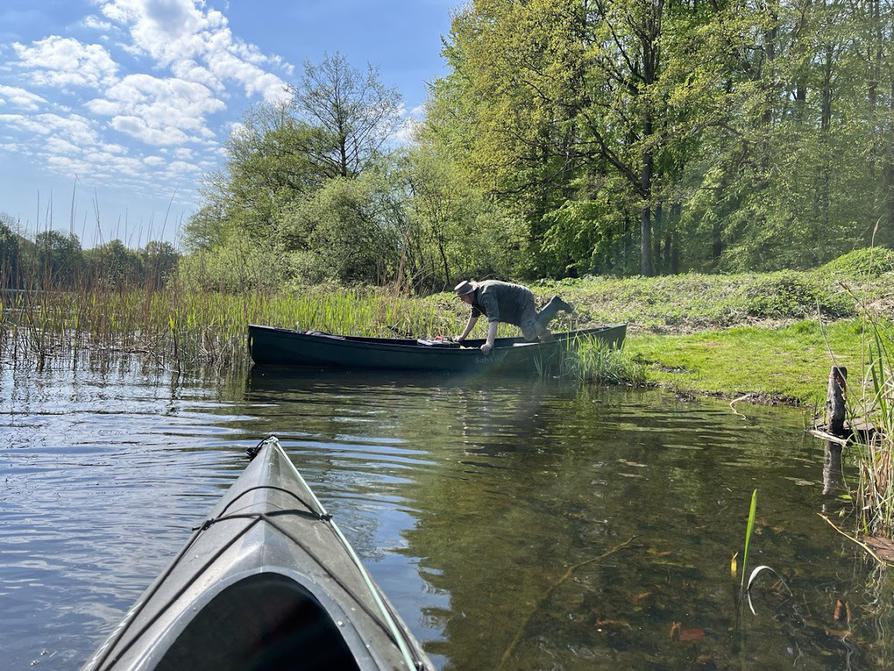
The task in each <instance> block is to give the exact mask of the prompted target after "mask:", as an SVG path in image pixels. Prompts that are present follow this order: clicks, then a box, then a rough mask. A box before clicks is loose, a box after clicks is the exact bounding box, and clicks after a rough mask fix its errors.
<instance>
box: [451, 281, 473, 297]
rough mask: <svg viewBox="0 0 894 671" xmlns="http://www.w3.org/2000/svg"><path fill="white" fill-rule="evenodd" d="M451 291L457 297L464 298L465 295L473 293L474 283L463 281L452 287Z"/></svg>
mask: <svg viewBox="0 0 894 671" xmlns="http://www.w3.org/2000/svg"><path fill="white" fill-rule="evenodd" d="M453 290H454V291H455V292H456V295H457V296H465V295H466V294H468V293H472V292H473V291H475V283H474V282H470V281H469V280H463V281H462V282H460V283H459V284H457V285H456V286H455V287H453Z"/></svg>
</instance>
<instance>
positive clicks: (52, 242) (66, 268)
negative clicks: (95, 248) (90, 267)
mask: <svg viewBox="0 0 894 671" xmlns="http://www.w3.org/2000/svg"><path fill="white" fill-rule="evenodd" d="M34 249H35V253H36V257H35V259H34V260H33V269H32V273H33V274H35V275H36V276H37V277H39V278H41V279H42V280H43V281H44V282H45V283H47V284H50V285H54V286H72V285H73V284H74V283H75V282H76V281H77V280H78V279H79V277H78V276H79V275H80V274H83V273H84V270H85V267H84V258H83V252H82V250H81V243H80V241H79V240H78V238H77V236H76V235H74V234H69V235H64V234H62V233H60V232H59V231H54V230H49V231H43V232H41V233H38V234H37V235H36V236H34Z"/></svg>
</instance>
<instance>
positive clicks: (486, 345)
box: [481, 343, 494, 354]
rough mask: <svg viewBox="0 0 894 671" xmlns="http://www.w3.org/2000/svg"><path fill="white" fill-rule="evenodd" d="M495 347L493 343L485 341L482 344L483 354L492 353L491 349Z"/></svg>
mask: <svg viewBox="0 0 894 671" xmlns="http://www.w3.org/2000/svg"><path fill="white" fill-rule="evenodd" d="M493 348H494V346H493V345H491V344H490V343H484V344H483V345H482V346H481V353H482V354H490V351H491V350H492V349H493Z"/></svg>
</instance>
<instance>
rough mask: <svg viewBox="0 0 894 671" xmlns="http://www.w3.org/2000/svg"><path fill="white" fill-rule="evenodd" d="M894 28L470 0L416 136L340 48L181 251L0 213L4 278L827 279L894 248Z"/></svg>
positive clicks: (406, 284) (591, 4) (824, 0)
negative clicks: (840, 260)
mask: <svg viewBox="0 0 894 671" xmlns="http://www.w3.org/2000/svg"><path fill="white" fill-rule="evenodd" d="M892 32H894V6H892V4H891V3H889V2H886V1H884V0H849V1H837V0H797V1H785V2H781V1H773V0H769V1H758V2H754V1H748V2H743V1H739V0H735V1H729V2H723V1H720V0H714V1H712V0H688V1H671V0H615V1H612V2H609V1H607V0H583V1H581V0H533V1H531V2H524V3H523V2H514V1H510V0H476V1H475V2H472V3H470V4H469V5H467V6H466V7H465V8H464V9H462V10H460V11H458V13H457V14H456V15H455V17H454V19H453V22H452V29H451V32H450V34H449V36H447V37H446V38H445V40H444V47H443V53H444V57H445V58H446V60H447V63H448V64H449V73H448V74H447V75H446V76H445V77H443V78H441V79H439V80H437V81H436V82H434V83H433V84H432V85H431V92H430V98H429V101H428V103H427V109H426V115H425V120H424V121H423V122H421V123H419V124H417V125H416V127H415V128H413V129H412V135H413V141H412V142H411V143H409V144H406V143H399V142H396V141H395V139H394V137H395V133H396V132H398V131H399V130H400V129H399V125H400V109H401V100H400V97H399V95H398V94H397V93H396V91H395V90H392V89H389V88H388V87H387V86H386V85H385V84H383V83H382V82H381V81H380V78H379V77H378V74H377V72H376V70H375V69H374V68H372V67H370V68H368V69H357V68H355V67H354V66H352V65H351V64H349V63H348V62H347V61H346V60H345V59H344V58H343V57H342V56H341V55H339V54H334V55H331V56H329V57H327V58H326V59H325V60H323V61H322V62H321V63H317V64H307V65H306V66H305V69H304V72H303V76H300V77H298V78H297V80H296V81H295V82H294V84H293V85H292V88H291V90H290V93H291V96H290V101H289V102H288V103H287V104H285V105H281V106H277V107H274V106H269V105H266V106H260V107H257V108H255V109H253V110H252V111H251V112H250V113H249V114H248V115H247V116H246V119H245V121H244V123H243V124H242V126H241V129H240V130H239V131H238V132H237V133H235V134H234V135H233V136H232V138H231V139H230V141H229V144H228V146H227V162H226V166H225V169H223V170H222V171H221V172H219V173H216V174H212V175H208V176H207V178H206V180H205V184H204V189H203V202H204V204H203V207H202V208H201V209H200V210H199V211H198V212H197V213H196V214H195V215H194V216H193V217H192V218H191V220H190V221H189V222H188V223H187V225H186V226H185V235H184V240H183V250H184V255H183V256H182V258H181V255H180V253H178V252H177V251H176V250H175V249H174V248H173V247H172V246H170V245H169V244H167V243H159V242H153V243H150V244H149V245H148V246H147V247H146V248H145V249H142V250H129V249H127V248H126V247H125V246H124V245H123V244H122V243H121V242H120V241H111V242H108V243H106V244H104V245H100V246H99V247H97V248H94V249H91V250H83V249H81V246H80V242H79V241H78V240H77V238H76V237H74V236H72V235H65V234H63V233H59V232H57V231H55V230H46V231H44V232H42V233H39V234H38V235H37V236H36V237H35V239H34V240H25V239H23V238H21V237H19V236H18V235H16V234H15V232H14V231H15V229H16V226H15V222H14V221H12V220H10V219H9V218H8V217H7V218H5V220H4V221H3V222H0V264H2V268H3V270H4V273H3V274H4V276H5V277H6V284H7V285H12V286H18V285H21V284H22V283H23V282H24V279H23V278H24V277H33V276H34V272H33V271H34V268H35V267H37V268H40V269H41V271H42V273H41V274H42V275H43V276H45V277H51V278H52V281H53V282H54V283H56V284H58V285H60V286H68V285H72V284H76V283H80V284H82V283H84V282H94V281H97V282H98V281H102V282H106V283H111V284H113V285H114V286H118V287H121V286H125V285H128V284H133V285H140V286H142V285H143V284H145V282H146V281H147V279H148V280H149V281H150V282H151V283H153V284H157V283H161V282H164V281H165V280H166V279H170V278H172V277H174V276H177V277H178V278H179V280H181V281H182V282H183V284H184V285H186V286H190V287H193V288H199V289H203V290H208V289H214V290H221V291H227V292H239V291H246V290H282V289H286V288H291V287H297V286H304V285H309V284H317V283H320V282H334V283H338V284H342V285H352V284H358V283H359V284H365V285H387V286H390V287H395V288H397V289H398V290H400V291H401V292H403V293H412V294H427V293H431V292H434V291H440V290H443V289H445V288H448V287H450V286H452V284H453V283H455V281H457V280H458V279H459V278H463V277H475V278H479V279H480V278H487V277H500V278H514V279H521V280H530V279H533V278H563V277H583V276H586V275H622V276H623V275H637V274H639V275H645V276H649V275H665V274H677V273H685V272H690V271H698V272H709V273H718V272H719V273H728V272H737V271H746V270H747V271H769V270H776V269H783V268H790V269H804V268H810V267H814V266H817V265H820V264H822V263H824V262H827V261H829V260H830V259H833V258H835V257H837V256H839V255H841V254H842V253H844V252H847V251H850V250H852V249H855V248H859V247H864V246H870V245H877V246H890V245H891V243H892V242H894V39H892ZM100 278H101V279H100Z"/></svg>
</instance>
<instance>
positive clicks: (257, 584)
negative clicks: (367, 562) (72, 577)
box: [84, 438, 433, 671]
mask: <svg viewBox="0 0 894 671" xmlns="http://www.w3.org/2000/svg"><path fill="white" fill-rule="evenodd" d="M249 452H250V455H251V456H253V459H252V461H251V463H250V464H249V465H248V467H247V468H246V469H245V471H244V472H243V473H242V475H240V476H239V478H238V479H237V480H236V482H235V483H234V484H233V485H232V486H231V487H230V489H229V491H228V492H227V493H226V494H225V495H224V496H223V498H222V499H221V501H220V502H219V503H218V504H217V506H216V507H215V508H214V509H213V511H212V512H211V514H210V516H209V517H208V518H207V519H206V520H205V521H204V523H201V524H200V525H199V527H198V528H197V530H196V532H195V533H194V535H193V536H192V538H191V539H190V540H189V542H188V543H187V545H186V547H185V548H183V550H182V551H181V552H180V554H178V555H177V557H176V558H175V559H174V560H173V562H172V563H171V564H170V565H169V566H168V568H167V569H165V571H164V572H163V573H162V574H161V576H159V578H157V579H156V581H155V582H154V583H153V584H152V585H151V586H150V587H149V589H148V590H146V592H144V593H143V595H142V596H141V597H140V598H139V599H138V600H137V602H136V604H134V606H133V607H132V608H131V609H130V611H129V612H128V613H127V615H126V616H125V618H124V620H123V621H122V622H121V624H120V625H119V626H118V627H117V628H116V629H115V631H114V632H113V633H112V635H111V637H110V638H109V639H108V640H107V641H106V642H105V643H104V644H103V645H102V646H101V647H100V649H99V650H98V651H97V652H96V653H95V654H94V656H93V657H92V658H91V659H90V660H89V661H88V662H87V664H86V666H85V667H84V669H85V670H89V671H104V670H110V669H116V670H118V669H128V670H133V671H136V670H138V669H139V670H147V671H148V670H149V669H158V670H165V671H174V670H186V669H188V670H189V671H237V670H238V671H243V670H254V671H273V670H280V669H281V670H283V671H285V670H286V669H290V670H291V669H307V670H310V669H314V670H320V671H323V670H324V669H325V670H330V669H359V670H361V671H372V670H374V669H375V670H377V671H380V670H383V669H404V670H406V671H409V670H411V669H415V670H416V671H419V670H423V669H425V670H430V669H432V668H433V667H432V665H431V662H430V661H429V660H428V658H427V657H426V655H425V653H424V652H423V651H422V649H421V647H420V646H419V644H418V642H417V641H416V639H415V638H414V637H413V635H412V634H411V633H410V631H409V629H408V628H407V626H406V625H405V624H404V623H403V621H402V620H401V619H400V617H399V616H398V615H397V613H396V612H395V610H394V608H393V607H392V606H391V604H390V603H389V602H388V600H387V599H386V598H385V595H384V594H383V593H382V591H381V589H380V588H379V587H378V586H377V585H376V584H375V583H374V582H373V580H372V578H371V577H370V576H369V574H368V573H367V572H366V569H364V567H363V565H362V564H361V562H360V560H359V559H358V558H357V555H356V554H355V552H354V550H353V549H352V548H351V546H350V545H349V544H348V542H347V540H346V539H345V537H344V536H343V535H342V533H341V531H340V530H339V528H338V527H337V526H336V525H335V522H333V521H332V518H331V516H330V515H329V514H328V513H327V512H326V510H325V509H324V508H323V506H322V505H321V504H320V502H319V501H318V500H317V498H316V496H314V494H313V492H312V491H311V490H310V488H309V487H308V486H307V484H306V483H305V482H304V479H303V478H302V477H301V475H300V474H299V473H298V471H297V470H296V469H295V467H294V466H293V465H292V462H291V460H290V459H289V457H288V456H286V454H285V452H284V451H283V449H282V447H280V444H279V442H278V441H277V440H276V438H269V439H267V440H265V441H264V442H263V443H261V444H260V445H259V446H258V447H257V448H254V449H253V450H250V451H249Z"/></svg>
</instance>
